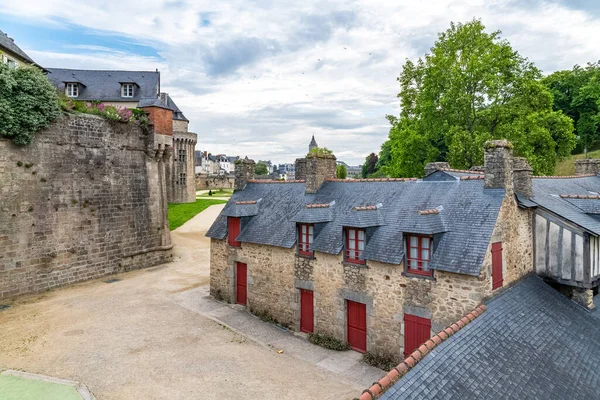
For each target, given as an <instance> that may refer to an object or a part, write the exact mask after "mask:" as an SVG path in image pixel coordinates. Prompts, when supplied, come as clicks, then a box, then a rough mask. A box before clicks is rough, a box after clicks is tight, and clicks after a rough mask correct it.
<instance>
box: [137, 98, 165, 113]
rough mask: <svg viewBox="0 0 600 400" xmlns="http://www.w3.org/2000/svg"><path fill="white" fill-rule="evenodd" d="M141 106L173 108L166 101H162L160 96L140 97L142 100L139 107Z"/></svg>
mask: <svg viewBox="0 0 600 400" xmlns="http://www.w3.org/2000/svg"><path fill="white" fill-rule="evenodd" d="M141 107H160V108H164V109H165V110H172V109H171V108H170V107H168V106H167V105H166V104H165V103H163V102H162V101H160V99H159V98H158V97H146V98H143V99H140V101H139V103H138V108H141Z"/></svg>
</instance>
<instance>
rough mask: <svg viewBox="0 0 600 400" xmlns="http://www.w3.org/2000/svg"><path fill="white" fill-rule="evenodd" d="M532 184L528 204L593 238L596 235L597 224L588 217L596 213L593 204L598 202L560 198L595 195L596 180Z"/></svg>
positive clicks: (539, 180)
mask: <svg viewBox="0 0 600 400" xmlns="http://www.w3.org/2000/svg"><path fill="white" fill-rule="evenodd" d="M532 182H533V197H532V198H531V201H532V202H534V203H535V204H537V205H538V206H540V207H542V208H545V209H546V210H549V211H551V212H553V213H555V214H557V215H559V216H561V217H562V218H564V219H566V220H569V221H571V222H573V223H574V224H576V225H579V226H580V227H582V228H583V229H585V230H587V231H589V232H591V233H593V234H596V235H600V220H598V219H597V218H594V216H593V215H592V214H590V212H591V211H594V210H596V209H597V207H596V206H594V205H593V204H597V202H598V201H599V200H592V199H586V200H581V201H579V200H576V199H572V198H564V197H561V195H582V196H589V195H598V191H599V190H600V176H598V175H595V176H584V177H570V178H533V179H532ZM574 200H575V201H574ZM588 202H589V203H588ZM584 204H587V205H584Z"/></svg>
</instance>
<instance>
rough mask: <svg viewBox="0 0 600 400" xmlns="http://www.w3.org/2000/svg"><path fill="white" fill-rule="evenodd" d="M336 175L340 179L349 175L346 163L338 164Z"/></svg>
mask: <svg viewBox="0 0 600 400" xmlns="http://www.w3.org/2000/svg"><path fill="white" fill-rule="evenodd" d="M335 175H336V176H337V178H338V179H346V177H347V176H348V169H347V168H346V166H345V165H344V164H338V166H337V167H336V168H335Z"/></svg>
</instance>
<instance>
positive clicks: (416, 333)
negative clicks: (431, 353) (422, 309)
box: [404, 314, 431, 358]
mask: <svg viewBox="0 0 600 400" xmlns="http://www.w3.org/2000/svg"><path fill="white" fill-rule="evenodd" d="M430 337H431V321H430V320H428V319H427V318H421V317H417V316H416V315H411V314H404V358H406V357H408V356H410V355H411V353H412V352H413V351H415V350H416V349H417V348H418V347H419V346H420V345H422V344H423V343H425V342H426V341H427V339H429V338H430Z"/></svg>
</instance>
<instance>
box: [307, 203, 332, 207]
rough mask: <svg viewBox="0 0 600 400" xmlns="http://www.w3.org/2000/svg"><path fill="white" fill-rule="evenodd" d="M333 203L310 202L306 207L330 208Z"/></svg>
mask: <svg viewBox="0 0 600 400" xmlns="http://www.w3.org/2000/svg"><path fill="white" fill-rule="evenodd" d="M330 206H331V204H329V203H309V204H307V205H306V208H329V207H330Z"/></svg>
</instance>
